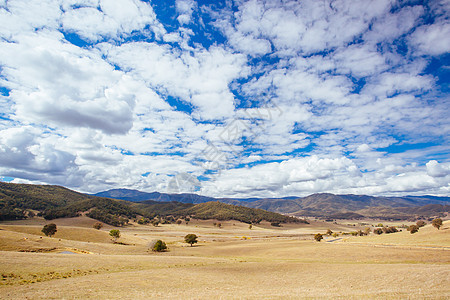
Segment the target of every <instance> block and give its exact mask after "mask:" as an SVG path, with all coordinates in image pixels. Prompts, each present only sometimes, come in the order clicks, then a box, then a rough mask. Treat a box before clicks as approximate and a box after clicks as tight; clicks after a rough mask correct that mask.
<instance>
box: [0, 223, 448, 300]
mask: <svg viewBox="0 0 450 300" xmlns="http://www.w3.org/2000/svg"><path fill="white" fill-rule="evenodd" d="M94 222H95V220H92V219H89V218H87V217H79V218H72V219H60V220H54V223H56V224H57V225H58V232H57V233H56V235H55V236H54V237H52V238H49V237H45V236H43V234H42V233H41V232H40V229H42V226H43V224H46V223H49V222H47V221H45V220H42V219H38V218H35V219H32V220H22V221H14V222H4V223H1V224H0V254H1V255H0V276H1V278H0V298H1V299H27V298H28V299H62V298H64V299H88V298H89V299H93V298H95V299H119V298H120V299H143V298H148V297H161V298H169V299H175V298H176V299H179V298H187V299H211V298H216V299H228V298H243V299H261V298H264V299H279V298H288V299H289V298H342V299H367V298H373V299H375V298H377V299H379V298H382V299H404V298H410V299H416V298H418V299H421V298H434V299H448V298H449V297H450V221H446V222H444V226H443V227H442V228H441V230H437V229H435V228H433V227H431V226H430V225H427V226H425V227H423V228H421V229H420V230H419V232H418V233H416V234H413V235H411V234H410V233H409V232H407V231H406V230H403V231H402V232H399V233H394V234H389V235H385V234H383V235H380V236H375V235H369V236H364V237H349V236H339V237H338V238H333V237H326V239H325V240H323V241H322V242H320V243H318V242H315V241H313V238H312V233H317V232H322V233H325V231H326V229H327V228H330V229H331V230H333V231H336V232H338V231H352V230H354V228H355V227H354V226H353V225H350V226H348V225H346V224H330V223H325V222H320V221H317V222H312V223H311V224H309V225H305V224H295V225H292V224H291V225H284V226H283V227H281V228H275V227H271V226H270V224H267V223H263V224H261V225H258V226H253V228H252V229H251V230H250V229H249V228H248V224H243V223H240V222H236V221H227V222H221V223H222V228H218V227H217V226H213V222H219V221H214V220H208V221H200V220H193V221H191V222H189V224H188V225H186V224H182V225H174V224H168V225H160V226H158V227H153V226H147V225H137V224H132V225H130V226H127V227H124V228H120V231H121V233H122V237H121V238H120V239H119V240H118V241H119V242H120V243H121V244H113V243H112V241H111V240H110V237H109V235H108V231H109V230H110V229H111V228H112V227H110V226H105V227H104V228H102V229H101V230H95V229H93V228H92V224H93V223H94ZM188 233H195V234H197V235H198V236H199V243H198V244H196V245H194V247H190V246H189V245H187V244H186V243H184V242H183V237H184V236H185V235H186V234H188ZM156 239H162V240H164V241H165V242H166V243H167V245H168V247H169V251H168V252H164V253H154V252H151V251H149V249H148V245H149V244H150V243H151V241H154V240H156ZM65 253H75V254H65Z"/></svg>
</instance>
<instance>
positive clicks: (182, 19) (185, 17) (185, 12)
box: [175, 0, 197, 25]
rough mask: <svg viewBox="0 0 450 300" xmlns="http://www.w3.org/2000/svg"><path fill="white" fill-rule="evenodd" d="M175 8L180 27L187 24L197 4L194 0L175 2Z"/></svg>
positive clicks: (178, 0)
mask: <svg viewBox="0 0 450 300" xmlns="http://www.w3.org/2000/svg"><path fill="white" fill-rule="evenodd" d="M175 6H176V9H177V12H178V13H179V16H178V18H177V20H178V22H179V23H180V24H181V25H184V24H189V23H190V22H191V18H192V13H193V12H194V9H195V8H196V6H197V3H196V2H195V1H194V0H176V3H175Z"/></svg>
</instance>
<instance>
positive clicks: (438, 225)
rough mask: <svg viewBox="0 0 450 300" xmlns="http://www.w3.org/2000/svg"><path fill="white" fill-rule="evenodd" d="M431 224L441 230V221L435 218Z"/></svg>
mask: <svg viewBox="0 0 450 300" xmlns="http://www.w3.org/2000/svg"><path fill="white" fill-rule="evenodd" d="M431 224H432V225H433V226H434V227H436V228H437V229H438V230H439V228H441V226H442V219H441V218H436V219H434V220H433V221H432V222H431Z"/></svg>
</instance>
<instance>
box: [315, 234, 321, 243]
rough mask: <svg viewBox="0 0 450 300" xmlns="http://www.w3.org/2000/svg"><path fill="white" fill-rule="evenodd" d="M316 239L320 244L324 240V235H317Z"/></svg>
mask: <svg viewBox="0 0 450 300" xmlns="http://www.w3.org/2000/svg"><path fill="white" fill-rule="evenodd" d="M314 239H315V240H316V241H318V242H320V241H321V240H322V239H323V235H322V234H320V233H317V234H316V235H314Z"/></svg>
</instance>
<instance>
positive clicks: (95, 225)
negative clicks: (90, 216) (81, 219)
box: [92, 222, 103, 230]
mask: <svg viewBox="0 0 450 300" xmlns="http://www.w3.org/2000/svg"><path fill="white" fill-rule="evenodd" d="M92 227H93V228H95V229H97V230H100V229H101V228H102V227H103V223H102V222H95V223H94V225H92Z"/></svg>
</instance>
